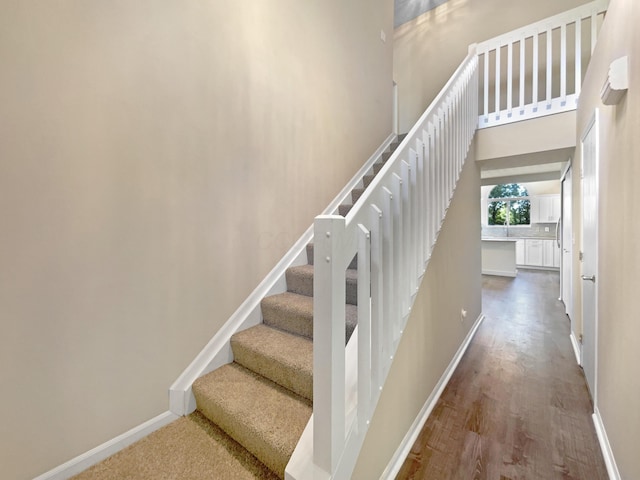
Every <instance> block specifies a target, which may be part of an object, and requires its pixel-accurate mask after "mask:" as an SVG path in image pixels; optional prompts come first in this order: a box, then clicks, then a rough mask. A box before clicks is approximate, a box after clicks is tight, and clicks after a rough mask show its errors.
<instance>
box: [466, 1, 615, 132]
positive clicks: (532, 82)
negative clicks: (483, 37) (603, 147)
mask: <svg viewBox="0 0 640 480" xmlns="http://www.w3.org/2000/svg"><path fill="white" fill-rule="evenodd" d="M608 4H609V0H597V1H594V2H591V3H587V4H585V5H582V6H580V7H577V8H574V9H572V10H568V11H566V12H564V13H561V14H559V15H555V16H553V17H549V18H547V19H544V20H542V21H540V22H537V23H533V24H531V25H528V26H526V27H524V28H520V29H518V30H514V31H512V32H509V33H505V34H504V35H500V36H498V37H495V38H492V39H491V40H487V41H485V42H482V43H479V44H478V45H477V52H478V57H481V58H480V65H481V68H482V70H483V72H482V79H483V81H482V85H481V89H480V95H481V102H480V108H481V112H480V117H479V122H478V128H486V127H494V126H497V125H503V124H506V123H511V122H515V121H518V120H529V119H532V118H536V117H540V116H544V115H551V114H555V113H561V112H566V111H569V110H575V109H576V107H577V101H578V97H579V95H580V87H581V85H582V73H583V72H582V66H583V62H585V63H584V64H585V65H586V62H587V61H588V60H589V58H590V55H591V53H592V52H593V49H594V48H595V44H596V38H597V34H598V25H599V22H600V19H601V15H603V14H604V12H605V11H606V10H607V7H608ZM587 27H588V28H587ZM571 31H573V34H571ZM570 43H572V45H570ZM570 46H572V47H573V48H569V47H570ZM589 47H590V49H589ZM503 56H506V60H505V59H504V57H503ZM505 64H506V65H505ZM569 73H572V75H573V82H571V78H570V76H569ZM541 80H542V81H541Z"/></svg>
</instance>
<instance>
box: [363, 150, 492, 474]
mask: <svg viewBox="0 0 640 480" xmlns="http://www.w3.org/2000/svg"><path fill="white" fill-rule="evenodd" d="M479 196H480V172H479V170H478V167H477V165H476V163H475V161H474V153H473V151H472V152H471V153H470V155H469V158H468V159H467V162H466V166H465V167H464V170H463V173H462V176H461V178H460V181H459V183H458V186H457V189H456V193H455V195H454V198H453V202H452V204H451V207H450V208H449V210H448V212H447V217H446V220H445V222H444V225H443V228H442V231H441V232H440V236H439V238H438V242H437V244H436V247H435V249H434V252H433V255H432V257H431V261H430V263H429V267H428V269H427V273H426V274H425V276H424V278H423V281H422V285H421V286H420V290H419V292H418V295H417V297H416V300H415V303H414V305H413V310H412V312H411V316H410V317H409V320H408V322H407V326H406V328H405V331H404V334H403V336H402V339H401V341H400V345H399V347H398V351H397V352H396V356H395V359H394V361H393V364H392V365H391V370H390V372H389V376H388V378H387V382H386V383H385V385H384V389H383V391H382V394H381V397H380V401H379V403H378V406H377V409H376V411H375V413H374V416H373V419H372V421H371V426H370V429H369V432H368V433H367V436H366V438H365V442H364V445H363V448H362V451H361V453H360V457H359V459H358V463H357V465H356V468H355V471H354V473H353V476H352V478H353V479H363V480H365V479H366V480H369V479H372V478H380V475H381V474H382V472H383V471H384V469H385V468H386V466H387V464H388V463H389V461H390V460H391V457H392V456H393V454H394V453H395V451H396V449H397V448H398V445H399V444H400V442H401V441H402V439H403V438H404V436H405V434H406V433H407V431H408V430H409V428H410V427H411V425H412V423H413V422H414V420H415V419H416V417H417V416H418V413H419V412H420V410H421V409H422V407H423V405H424V403H425V401H426V400H427V398H428V397H429V395H430V394H431V392H432V390H433V388H434V387H435V385H436V383H437V382H438V380H439V379H440V377H441V375H442V374H443V372H444V371H445V369H446V367H447V365H448V364H449V362H450V361H451V359H452V358H453V356H454V355H455V353H456V351H457V349H458V348H459V346H460V344H461V343H462V341H463V339H464V338H465V336H466V335H467V332H468V331H469V329H470V327H471V326H472V325H473V322H474V321H475V320H476V319H477V318H478V317H479V316H480V313H481V308H482V305H481V274H480V270H481V267H480V217H479V215H478V209H477V205H478V198H479ZM462 308H464V309H465V310H467V312H468V315H467V320H466V321H465V322H464V323H461V322H460V310H461V309H462Z"/></svg>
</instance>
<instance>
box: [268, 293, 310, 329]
mask: <svg viewBox="0 0 640 480" xmlns="http://www.w3.org/2000/svg"><path fill="white" fill-rule="evenodd" d="M260 306H261V307H262V319H263V320H262V321H263V322H264V323H265V324H266V325H269V326H270V327H275V328H279V329H280V330H284V331H285V332H289V333H295V334H296V335H302V336H303V337H307V338H313V297H308V296H306V295H298V294H297V293H291V292H284V293H279V294H276V295H270V296H268V297H265V298H263V299H262V301H261V302H260Z"/></svg>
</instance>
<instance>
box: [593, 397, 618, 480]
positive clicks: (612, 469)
mask: <svg viewBox="0 0 640 480" xmlns="http://www.w3.org/2000/svg"><path fill="white" fill-rule="evenodd" d="M593 425H594V426H595V427H596V435H598V441H599V442H600V450H602V456H603V457H604V463H605V465H606V466H607V473H608V474H609V478H610V480H621V478H622V477H621V476H620V472H619V471H618V466H617V465H616V459H615V458H614V456H613V451H612V450H611V445H610V444H609V437H607V432H606V430H605V428H604V423H602V417H601V416H600V410H598V407H596V408H595V412H594V413H593Z"/></svg>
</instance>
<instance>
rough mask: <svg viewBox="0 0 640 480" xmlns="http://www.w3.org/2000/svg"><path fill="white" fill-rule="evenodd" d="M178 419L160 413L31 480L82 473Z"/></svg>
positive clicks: (61, 479)
mask: <svg viewBox="0 0 640 480" xmlns="http://www.w3.org/2000/svg"><path fill="white" fill-rule="evenodd" d="M178 418H179V417H178V416H177V415H174V414H173V413H171V412H169V411H167V412H164V413H161V414H160V415H158V416H157V417H154V418H152V419H151V420H149V421H147V422H145V423H143V424H141V425H138V426H137V427H134V428H132V429H131V430H129V431H128V432H125V433H123V434H122V435H119V436H117V437H116V438H113V439H111V440H109V441H108V442H105V443H103V444H102V445H99V446H97V447H96V448H94V449H92V450H89V451H88V452H85V453H83V454H82V455H78V456H77V457H76V458H73V459H71V460H69V461H68V462H66V463H63V464H62V465H60V466H58V467H56V468H54V469H52V470H49V471H48V472H46V473H43V474H42V475H40V476H38V477H36V478H34V479H33V480H66V479H67V478H70V477H72V476H74V475H77V474H78V473H80V472H83V471H84V470H86V469H87V468H89V467H91V466H93V465H95V464H96V463H98V462H101V461H102V460H104V459H105V458H107V457H110V456H111V455H113V454H114V453H117V452H119V451H120V450H122V449H123V448H125V447H128V446H129V445H131V444H132V443H134V442H136V441H138V440H140V439H141V438H143V437H146V436H147V435H149V434H150V433H152V432H154V431H156V430H158V429H159V428H162V427H164V426H165V425H167V424H169V423H171V422H173V421H174V420H176V419H178Z"/></svg>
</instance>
